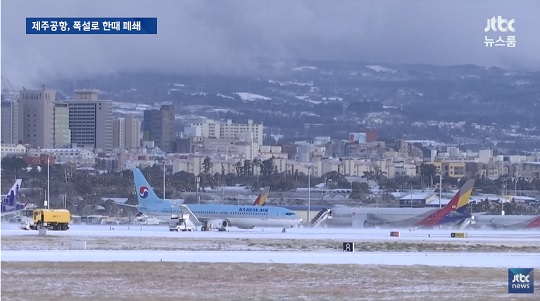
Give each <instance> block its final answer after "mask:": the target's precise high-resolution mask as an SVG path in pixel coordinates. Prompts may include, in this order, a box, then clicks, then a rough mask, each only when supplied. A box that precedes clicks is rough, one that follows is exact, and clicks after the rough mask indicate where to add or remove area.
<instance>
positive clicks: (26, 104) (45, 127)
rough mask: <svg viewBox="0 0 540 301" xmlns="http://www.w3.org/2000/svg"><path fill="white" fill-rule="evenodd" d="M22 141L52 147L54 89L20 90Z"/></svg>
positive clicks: (42, 146)
mask: <svg viewBox="0 0 540 301" xmlns="http://www.w3.org/2000/svg"><path fill="white" fill-rule="evenodd" d="M20 101H21V103H20V104H21V105H22V112H23V113H22V117H23V120H24V121H23V130H22V134H23V135H22V137H19V140H22V142H23V143H28V144H32V145H35V146H38V147H41V148H52V147H54V103H55V101H56V91H55V90H50V89H45V88H43V89H41V90H22V91H21V92H20Z"/></svg>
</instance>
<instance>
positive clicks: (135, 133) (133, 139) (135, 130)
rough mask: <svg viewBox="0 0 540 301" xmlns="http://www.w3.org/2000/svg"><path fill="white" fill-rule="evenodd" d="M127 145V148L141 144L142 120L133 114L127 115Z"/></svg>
mask: <svg viewBox="0 0 540 301" xmlns="http://www.w3.org/2000/svg"><path fill="white" fill-rule="evenodd" d="M124 145H125V147H126V148H127V149H133V148H138V147H140V146H141V120H140V119H137V118H135V117H133V115H130V114H128V115H126V116H125V143H124Z"/></svg>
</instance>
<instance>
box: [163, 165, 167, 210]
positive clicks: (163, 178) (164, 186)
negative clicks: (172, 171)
mask: <svg viewBox="0 0 540 301" xmlns="http://www.w3.org/2000/svg"><path fill="white" fill-rule="evenodd" d="M163 200H166V198H165V159H163Z"/></svg>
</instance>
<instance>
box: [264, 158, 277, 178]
mask: <svg viewBox="0 0 540 301" xmlns="http://www.w3.org/2000/svg"><path fill="white" fill-rule="evenodd" d="M273 173H274V158H270V159H266V160H264V161H263V162H262V167H261V174H262V175H263V176H270V175H272V174H273Z"/></svg>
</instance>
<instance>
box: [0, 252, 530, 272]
mask: <svg viewBox="0 0 540 301" xmlns="http://www.w3.org/2000/svg"><path fill="white" fill-rule="evenodd" d="M539 258H540V253H490V254H489V255H487V254H485V253H470V252H468V253H423V252H417V253H405V252H395V253H392V252H383V253H378V252H300V251H294V252H289V251H281V252H267V251H251V252H244V251H141V250H137V251H126V250H121V251H118V250H49V251H43V250H40V251H29V250H16V251H10V250H7V251H2V261H41V262H43V261H89V262H109V261H150V262H151V261H153V262H158V261H167V262H234V263H287V264H377V265H380V264H382V265H430V266H453V267H493V268H507V267H514V268H531V267H533V268H540V260H539Z"/></svg>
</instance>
